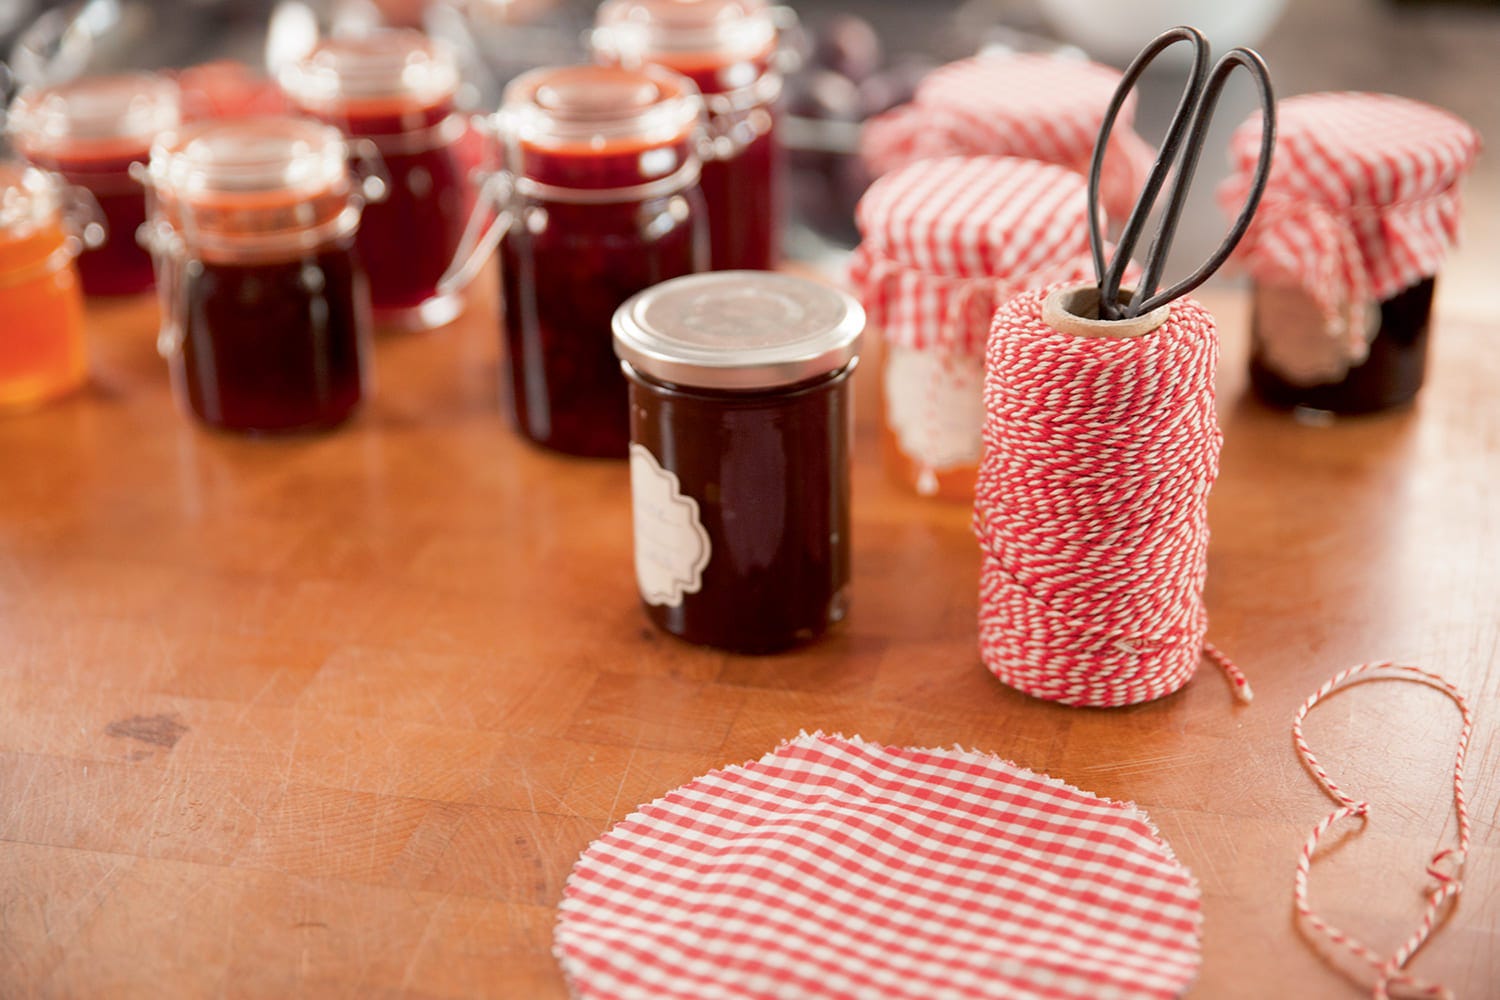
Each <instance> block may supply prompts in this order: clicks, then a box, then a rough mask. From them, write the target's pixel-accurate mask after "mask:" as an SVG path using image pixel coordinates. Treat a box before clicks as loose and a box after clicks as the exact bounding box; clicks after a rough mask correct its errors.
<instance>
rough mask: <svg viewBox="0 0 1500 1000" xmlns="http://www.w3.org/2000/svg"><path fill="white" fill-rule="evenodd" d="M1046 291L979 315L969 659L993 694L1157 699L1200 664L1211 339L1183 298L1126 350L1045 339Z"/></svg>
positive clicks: (1099, 341) (1210, 461)
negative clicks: (982, 322)
mask: <svg viewBox="0 0 1500 1000" xmlns="http://www.w3.org/2000/svg"><path fill="white" fill-rule="evenodd" d="M1049 291H1050V290H1049V289H1041V290H1037V291H1031V292H1025V293H1022V294H1021V295H1018V296H1016V297H1015V298H1013V299H1011V300H1010V301H1009V302H1007V303H1006V304H1005V305H1003V306H1001V308H1000V309H999V310H998V311H997V312H996V314H995V321H994V326H993V329H992V331H991V335H990V340H989V348H988V355H987V358H986V365H985V388H984V393H985V423H984V457H983V460H982V461H981V464H980V470H979V476H978V483H977V487H976V496H975V504H974V528H975V532H976V534H977V535H978V536H979V542H980V547H981V548H982V550H983V568H982V571H981V578H980V612H979V618H980V622H979V625H980V652H981V655H982V656H983V658H984V662H985V664H986V666H988V667H989V669H990V670H991V671H992V672H993V673H994V674H995V675H996V676H997V677H998V678H999V679H1000V680H1002V681H1003V682H1005V683H1006V684H1009V685H1010V686H1011V687H1014V688H1017V689H1019V690H1021V691H1024V692H1026V693H1028V694H1031V695H1034V696H1036V697H1039V698H1046V699H1049V700H1053V701H1059V702H1062V703H1064V704H1068V705H1090V706H1117V705H1131V704H1136V703H1138V702H1143V701H1150V700H1152V699H1155V698H1160V697H1163V696H1165V695H1168V694H1171V693H1172V692H1173V691H1176V690H1177V689H1178V688H1180V687H1182V685H1184V684H1186V683H1187V682H1188V680H1189V679H1191V678H1192V676H1193V674H1194V672H1195V671H1196V670H1197V666H1198V662H1199V659H1200V656H1202V655H1207V656H1208V657H1209V658H1210V659H1212V660H1213V661H1214V662H1215V663H1217V664H1218V665H1219V666H1220V667H1221V668H1222V669H1223V670H1224V672H1225V674H1226V675H1227V676H1228V678H1229V680H1230V682H1231V684H1232V685H1233V688H1234V691H1235V693H1236V695H1237V696H1238V697H1239V698H1240V699H1241V700H1243V701H1249V700H1250V697H1251V692H1250V685H1249V684H1248V682H1247V681H1246V679H1245V677H1244V675H1243V674H1242V673H1240V671H1239V670H1238V669H1237V668H1236V667H1235V666H1234V664H1233V663H1232V662H1231V661H1230V660H1229V658H1228V657H1227V656H1225V655H1224V654H1223V653H1221V652H1220V651H1219V650H1217V649H1215V648H1214V647H1213V646H1211V645H1208V644H1207V643H1205V642H1204V634H1205V633H1206V631H1207V628H1208V614H1207V611H1206V610H1205V608H1204V605H1203V584H1204V578H1205V575H1206V571H1207V556H1208V510H1207V504H1208V492H1209V488H1210V487H1211V486H1212V485H1213V482H1214V479H1215V478H1216V477H1217V475H1218V468H1219V447H1220V445H1221V444H1222V441H1223V435H1222V433H1221V432H1220V430H1219V425H1218V420H1217V418H1216V417H1215V414H1214V383H1213V376H1214V366H1215V363H1216V361H1217V357H1218V339H1217V336H1216V332H1215V328H1214V321H1213V317H1212V316H1211V315H1210V314H1209V313H1208V311H1207V310H1205V309H1204V308H1203V307H1202V306H1200V305H1198V304H1197V303H1196V302H1194V301H1192V300H1191V299H1180V300H1178V301H1177V302H1174V303H1172V305H1171V313H1170V315H1169V316H1168V318H1167V320H1166V321H1165V322H1164V323H1163V324H1162V325H1161V326H1160V327H1158V328H1157V329H1156V330H1153V331H1151V332H1150V333H1146V334H1144V335H1142V336H1139V337H1133V338H1121V339H1113V338H1091V337H1080V336H1074V335H1072V334H1066V333H1060V332H1058V331H1057V330H1054V329H1052V328H1051V327H1049V326H1047V325H1046V324H1045V323H1044V322H1043V321H1042V318H1041V316H1042V301H1043V299H1044V298H1045V297H1046V295H1047V294H1048V292H1049Z"/></svg>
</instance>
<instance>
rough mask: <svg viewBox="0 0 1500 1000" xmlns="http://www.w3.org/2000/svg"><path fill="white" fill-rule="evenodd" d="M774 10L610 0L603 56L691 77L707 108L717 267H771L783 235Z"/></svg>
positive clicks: (599, 47) (602, 28)
mask: <svg viewBox="0 0 1500 1000" xmlns="http://www.w3.org/2000/svg"><path fill="white" fill-rule="evenodd" d="M776 20H777V19H776V12H775V10H774V9H773V8H771V7H769V6H768V5H766V4H765V3H764V0H605V2H604V3H603V4H601V5H600V7H599V12H598V17H597V21H596V27H595V29H594V31H593V33H592V34H591V36H590V40H591V43H592V45H593V49H594V53H595V56H596V57H597V58H598V59H599V60H600V61H601V62H604V63H608V64H612V65H622V66H641V65H645V64H654V65H657V66H665V67H666V68H668V69H671V70H675V71H676V72H678V73H681V74H683V75H684V76H687V77H688V78H690V79H691V80H692V81H693V82H694V83H695V84H697V85H698V89H699V90H700V91H702V93H703V100H704V104H705V106H706V107H707V109H708V135H709V139H710V142H709V145H708V147H707V150H708V151H707V153H706V155H705V157H704V164H703V195H704V200H705V201H706V202H707V204H708V220H709V237H710V243H711V253H710V260H711V262H712V266H713V268H714V270H716V271H719V270H730V269H733V268H757V269H768V268H772V267H774V266H775V265H776V261H777V258H778V255H779V254H778V252H779V248H780V245H781V220H782V211H781V184H782V181H781V174H782V164H781V156H780V153H779V151H778V148H777V143H776V112H775V104H776V100H777V98H778V97H779V96H780V94H781V83H782V78H781V73H780V71H779V70H778V69H777V60H778V51H777V24H776Z"/></svg>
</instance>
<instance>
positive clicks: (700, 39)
mask: <svg viewBox="0 0 1500 1000" xmlns="http://www.w3.org/2000/svg"><path fill="white" fill-rule="evenodd" d="M776 35H777V29H776V20H775V17H774V14H773V12H772V10H771V8H770V6H769V5H768V4H766V3H765V2H764V0H694V2H691V3H688V2H684V0H605V2H604V3H602V4H600V5H599V11H598V14H597V16H596V18H595V28H594V31H593V33H592V35H591V36H590V40H591V43H592V45H593V47H594V48H595V49H596V50H598V51H601V52H605V53H608V54H609V55H611V56H612V57H614V58H616V59H620V60H624V61H629V62H647V61H651V60H653V59H662V58H666V59H668V60H670V59H671V57H673V56H685V55H701V56H706V55H712V56H715V57H718V58H719V59H721V60H723V61H731V60H742V59H753V58H756V57H759V56H763V55H766V54H768V53H769V52H770V51H771V50H772V49H774V47H775V45H776Z"/></svg>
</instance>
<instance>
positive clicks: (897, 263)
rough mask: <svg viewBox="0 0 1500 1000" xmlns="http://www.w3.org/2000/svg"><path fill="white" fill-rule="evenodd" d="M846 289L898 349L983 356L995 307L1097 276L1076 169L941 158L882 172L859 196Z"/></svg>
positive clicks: (982, 158) (1007, 159)
mask: <svg viewBox="0 0 1500 1000" xmlns="http://www.w3.org/2000/svg"><path fill="white" fill-rule="evenodd" d="M855 220H856V222H857V223H858V225H859V230H860V233H861V236H862V239H861V242H860V245H859V247H858V248H857V249H856V250H855V252H854V256H853V258H852V260H851V261H850V265H849V282H850V284H851V285H852V286H853V288H854V290H855V293H856V294H857V295H858V296H859V298H860V301H861V302H862V303H863V304H864V307H865V312H866V315H867V316H868V318H869V321H870V324H871V325H872V326H874V327H877V328H879V329H880V330H881V331H882V335H883V336H884V337H885V338H886V340H887V341H888V342H890V343H894V344H900V345H902V346H905V347H912V348H919V349H920V348H929V347H940V348H942V349H945V350H948V351H952V352H954V353H959V354H968V355H975V354H980V353H981V352H982V351H983V349H984V343H985V339H986V337H987V336H988V334H989V329H990V319H991V317H992V316H993V315H994V312H995V307H996V306H997V305H999V304H1000V303H1001V302H1004V301H1005V300H1006V299H1008V298H1010V296H1011V295H1013V294H1015V293H1016V292H1018V291H1021V290H1023V289H1025V288H1029V287H1034V286H1035V287H1040V286H1043V285H1049V284H1052V283H1054V282H1057V281H1064V280H1069V279H1073V278H1081V277H1084V276H1085V275H1086V274H1089V273H1092V266H1093V265H1092V264H1091V263H1090V260H1089V257H1088V252H1089V238H1088V193H1087V190H1086V185H1085V183H1084V181H1083V178H1082V177H1080V176H1078V175H1077V174H1075V173H1073V172H1071V171H1068V170H1064V169H1063V168H1061V167H1055V166H1052V165H1050V164H1046V163H1039V162H1037V161H1035V160H1024V159H1018V158H1016V157H1009V156H973V157H959V156H955V157H944V158H941V159H933V160H922V161H919V162H917V163H912V164H909V165H908V166H905V167H902V168H900V169H898V170H896V171H893V172H892V173H889V174H886V175H885V176H884V177H881V178H880V179H879V180H877V181H876V182H875V183H874V184H872V185H870V188H869V190H868V191H866V192H865V194H864V197H863V198H861V199H860V202H859V207H858V208H857V209H856V211H855Z"/></svg>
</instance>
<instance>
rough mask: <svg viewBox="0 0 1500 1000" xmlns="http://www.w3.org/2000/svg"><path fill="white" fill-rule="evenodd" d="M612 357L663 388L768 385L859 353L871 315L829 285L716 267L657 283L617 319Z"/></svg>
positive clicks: (826, 368) (832, 367) (808, 375)
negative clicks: (671, 385)
mask: <svg viewBox="0 0 1500 1000" xmlns="http://www.w3.org/2000/svg"><path fill="white" fill-rule="evenodd" d="M613 327H614V345H615V354H617V355H618V356H619V357H620V359H621V360H622V361H625V362H627V363H629V365H630V366H631V367H632V368H634V369H635V370H636V371H638V372H641V373H642V374H644V375H649V376H650V377H652V378H655V379H659V380H661V381H663V382H671V383H674V384H677V385H685V386H695V387H699V388H705V389H768V388H774V387H776V386H784V385H792V384H795V383H797V382H803V381H806V380H808V379H812V378H817V377H818V376H820V375H826V374H828V373H829V372H834V371H837V370H839V369H841V368H843V367H844V366H846V365H848V364H849V363H850V362H852V361H853V360H854V359H855V358H856V357H858V355H859V340H860V336H861V334H862V333H863V332H864V327H865V313H864V310H863V309H861V308H860V305H859V303H858V302H856V301H855V300H854V299H853V298H852V297H850V296H849V295H847V294H846V293H844V292H841V291H839V290H838V289H836V288H832V287H830V286H828V285H824V284H820V283H818V282H815V281H809V280H807V279H806V278H797V277H793V276H791V275H787V274H776V273H775V272H771V271H714V272H710V273H707V274H693V275H688V276H686V277H682V278H673V279H672V280H670V281H665V282H662V283H661V284H659V285H654V286H652V287H651V288H648V289H646V290H645V291H643V292H640V293H638V294H637V295H635V296H633V297H632V298H630V299H628V300H627V301H626V302H625V304H624V305H622V306H620V308H619V309H618V310H616V312H615V315H614V322H613Z"/></svg>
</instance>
